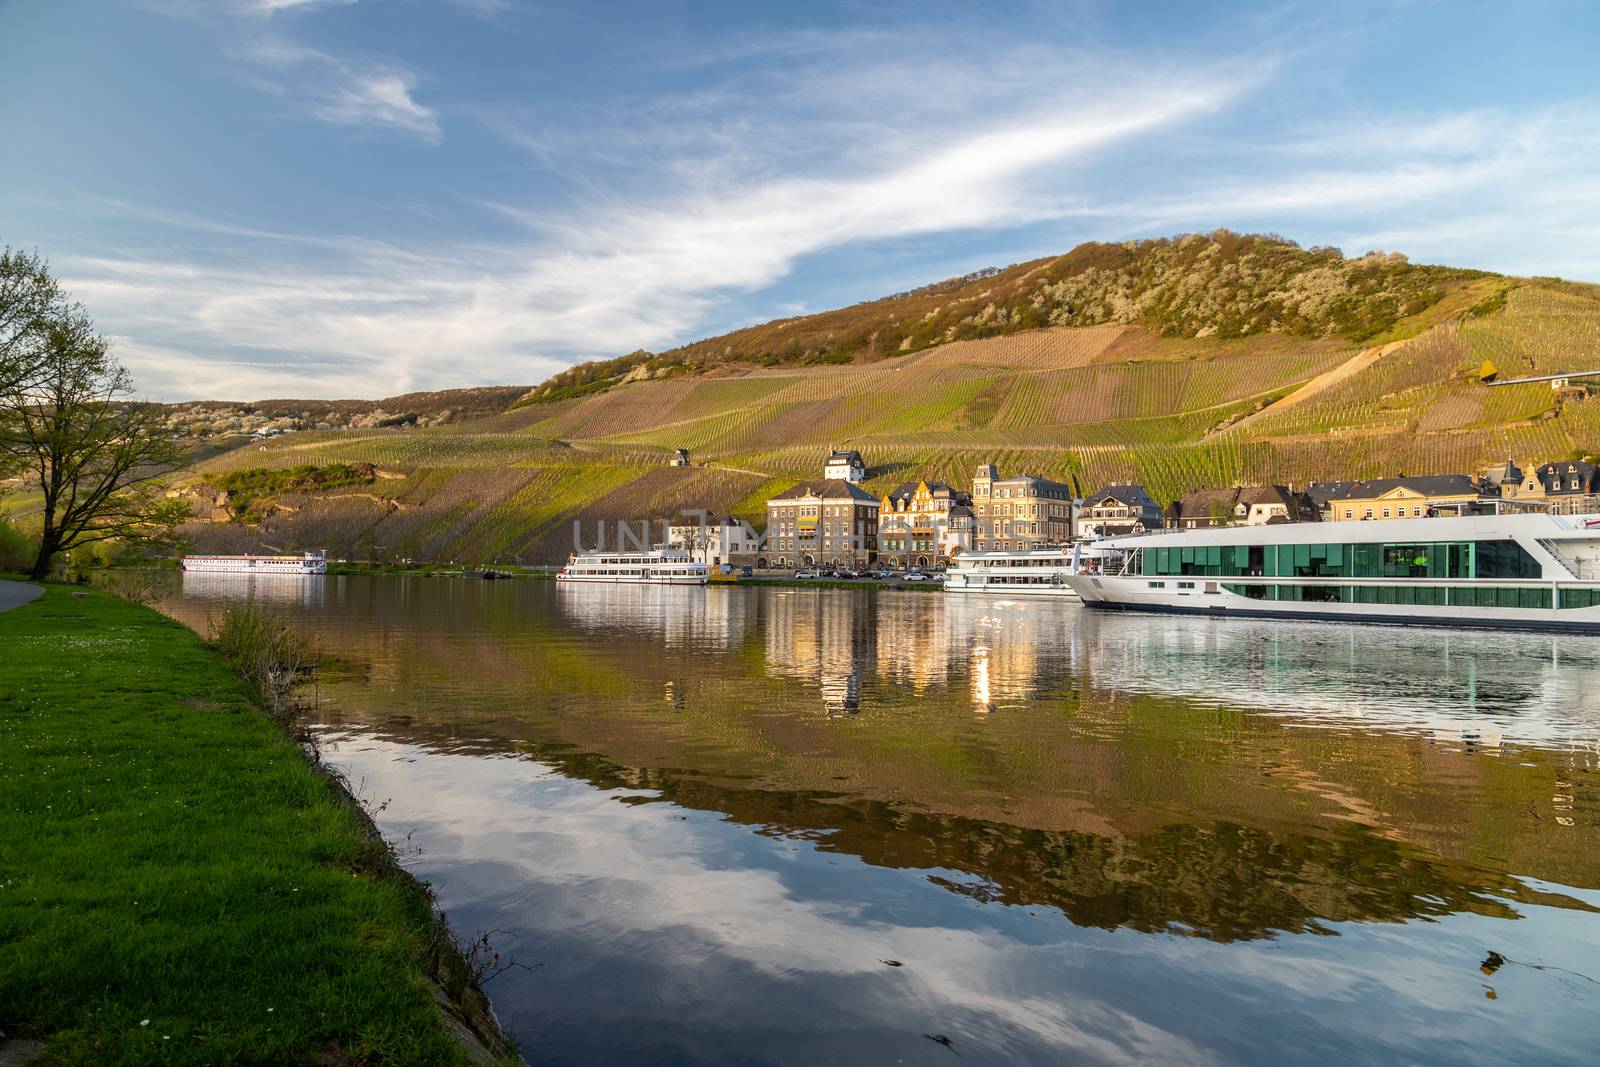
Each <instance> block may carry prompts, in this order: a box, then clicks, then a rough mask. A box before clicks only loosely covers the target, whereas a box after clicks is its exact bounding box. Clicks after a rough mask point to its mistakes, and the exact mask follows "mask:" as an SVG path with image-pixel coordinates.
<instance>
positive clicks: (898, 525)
mask: <svg viewBox="0 0 1600 1067" xmlns="http://www.w3.org/2000/svg"><path fill="white" fill-rule="evenodd" d="M971 503H972V498H971V497H970V496H968V495H967V494H966V493H963V492H961V491H960V490H957V489H952V488H951V487H950V486H948V485H945V484H944V483H943V482H934V483H933V484H932V485H929V484H928V483H927V482H914V483H913V482H906V483H905V484H903V485H901V486H899V487H898V488H896V489H895V490H894V491H893V492H890V493H885V494H884V496H883V499H882V500H880V501H879V502H878V554H879V556H881V557H882V558H883V559H884V561H885V562H887V563H889V564H890V565H891V566H896V567H898V566H918V567H928V566H932V565H933V564H935V563H939V562H945V561H948V560H949V559H950V557H951V556H952V555H954V554H955V553H956V552H958V551H961V550H962V549H966V548H970V547H972V546H971V532H972V521H971V520H972V508H971Z"/></svg>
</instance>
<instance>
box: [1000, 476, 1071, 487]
mask: <svg viewBox="0 0 1600 1067" xmlns="http://www.w3.org/2000/svg"><path fill="white" fill-rule="evenodd" d="M994 484H995V485H1017V484H1022V485H1031V486H1037V485H1042V486H1046V487H1048V488H1050V489H1067V490H1070V489H1071V488H1072V487H1071V486H1069V485H1067V484H1065V483H1063V482H1054V481H1051V480H1050V479H1049V478H1041V477H1039V476H1038V475H1037V474H1013V475H1012V476H1011V477H1009V478H996V479H995V480H994Z"/></svg>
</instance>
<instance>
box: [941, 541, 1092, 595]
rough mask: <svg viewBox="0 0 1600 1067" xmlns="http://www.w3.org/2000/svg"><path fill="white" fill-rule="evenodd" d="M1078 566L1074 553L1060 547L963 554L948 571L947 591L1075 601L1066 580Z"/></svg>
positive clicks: (1075, 593)
mask: <svg viewBox="0 0 1600 1067" xmlns="http://www.w3.org/2000/svg"><path fill="white" fill-rule="evenodd" d="M1080 562H1081V560H1080ZM1077 565H1079V564H1075V563H1074V557H1073V555H1072V549H1070V548H1066V547H1064V546H1060V545H1057V546H1055V547H1053V548H1031V549H1025V550H1022V551H1017V552H963V553H962V554H961V555H959V556H956V557H955V558H954V559H953V560H951V562H950V567H949V569H948V570H946V571H945V574H944V591H945V592H947V593H997V594H1001V595H1004V596H1019V595H1021V596H1064V597H1072V598H1076V597H1077V595H1078V594H1077V592H1076V591H1075V590H1074V589H1073V588H1072V586H1070V585H1068V584H1067V578H1068V577H1069V576H1070V575H1071V574H1072V571H1073V568H1074V567H1075V566H1077Z"/></svg>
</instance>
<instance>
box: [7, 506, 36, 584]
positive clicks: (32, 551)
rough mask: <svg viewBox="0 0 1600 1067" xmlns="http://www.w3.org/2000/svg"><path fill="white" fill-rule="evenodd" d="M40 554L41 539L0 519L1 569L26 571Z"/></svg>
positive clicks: (14, 524)
mask: <svg viewBox="0 0 1600 1067" xmlns="http://www.w3.org/2000/svg"><path fill="white" fill-rule="evenodd" d="M38 555H39V539H38V538H37V537H35V536H33V535H32V534H29V533H27V532H26V531H24V530H23V529H22V528H21V527H19V526H18V525H17V524H16V523H14V522H7V521H6V520H4V519H0V571H14V572H26V571H27V570H28V569H29V568H30V567H32V566H33V561H34V558H35V557H36V556H38Z"/></svg>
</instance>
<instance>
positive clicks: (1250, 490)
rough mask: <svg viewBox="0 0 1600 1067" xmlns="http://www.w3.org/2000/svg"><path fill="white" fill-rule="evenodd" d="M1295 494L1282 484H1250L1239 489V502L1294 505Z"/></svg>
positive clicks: (1287, 506) (1288, 506)
mask: <svg viewBox="0 0 1600 1067" xmlns="http://www.w3.org/2000/svg"><path fill="white" fill-rule="evenodd" d="M1294 498H1295V494H1294V493H1292V492H1290V491H1289V488H1288V487H1287V486H1283V485H1250V486H1246V487H1245V488H1243V489H1241V490H1239V502H1240V503H1241V504H1252V505H1254V504H1282V505H1283V506H1284V507H1286V508H1292V507H1294Z"/></svg>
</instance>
